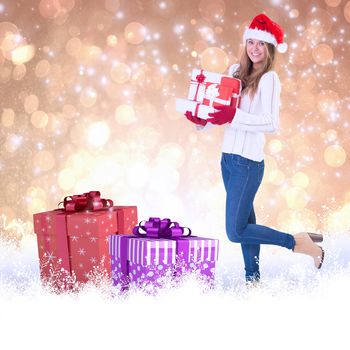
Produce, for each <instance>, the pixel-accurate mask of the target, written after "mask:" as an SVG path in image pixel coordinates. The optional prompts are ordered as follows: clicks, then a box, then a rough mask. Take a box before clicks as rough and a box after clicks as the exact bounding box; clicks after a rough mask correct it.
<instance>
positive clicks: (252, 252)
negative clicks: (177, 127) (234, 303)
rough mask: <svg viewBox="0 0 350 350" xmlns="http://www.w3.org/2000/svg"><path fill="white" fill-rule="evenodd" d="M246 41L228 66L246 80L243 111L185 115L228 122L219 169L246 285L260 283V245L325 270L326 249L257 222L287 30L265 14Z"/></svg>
mask: <svg viewBox="0 0 350 350" xmlns="http://www.w3.org/2000/svg"><path fill="white" fill-rule="evenodd" d="M243 39H244V41H245V49H244V51H243V53H242V57H241V59H240V64H236V65H233V66H231V67H230V69H229V75H233V76H234V77H237V78H238V79H240V80H241V81H242V97H241V102H240V107H239V108H235V107H230V106H220V107H216V110H217V112H215V113H210V114H209V116H210V117H211V118H208V119H207V120H204V119H200V118H198V117H196V116H193V115H192V113H191V112H186V114H185V115H186V117H187V119H188V120H190V121H191V122H193V123H195V124H197V125H198V127H197V128H198V129H208V128H210V127H211V126H213V125H223V124H225V126H226V128H225V134H224V142H223V147H222V152H223V153H222V159H221V170H222V177H223V181H224V186H225V190H226V232H227V236H228V238H229V240H230V241H232V242H236V243H240V244H241V247H242V253H243V259H244V264H245V276H246V281H247V283H248V284H250V283H252V284H256V282H258V281H259V280H260V271H259V253H260V244H273V245H278V246H281V247H285V248H288V249H292V250H293V251H294V252H295V253H303V254H307V255H309V256H311V257H312V258H313V260H314V264H315V267H316V268H318V269H319V268H321V266H322V263H323V259H324V250H323V249H322V248H321V247H320V246H318V245H317V244H315V243H314V242H321V241H322V240H323V237H322V235H320V234H312V233H307V232H301V233H297V234H295V235H291V234H288V233H284V232H280V231H277V230H274V229H272V228H270V227H266V226H262V225H258V224H256V218H255V213H254V208H253V201H254V197H255V194H256V192H257V190H258V188H259V185H260V184H261V181H262V178H263V174H264V166H265V164H264V159H263V158H264V152H263V148H264V143H265V136H264V133H273V132H276V130H277V129H278V127H279V102H280V92H281V87H280V80H279V78H278V75H277V73H276V72H275V71H273V70H272V68H273V63H274V59H275V50H276V47H277V50H278V51H279V52H284V51H285V50H286V44H285V43H283V42H282V41H283V30H282V28H281V27H280V26H279V25H278V24H277V23H275V22H273V21H272V20H271V19H270V18H269V17H267V16H266V15H264V14H259V15H257V16H256V17H255V18H254V19H253V21H252V23H251V24H250V26H249V28H248V29H246V30H245V32H244V35H243Z"/></svg>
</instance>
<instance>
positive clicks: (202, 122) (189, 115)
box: [185, 111, 207, 126]
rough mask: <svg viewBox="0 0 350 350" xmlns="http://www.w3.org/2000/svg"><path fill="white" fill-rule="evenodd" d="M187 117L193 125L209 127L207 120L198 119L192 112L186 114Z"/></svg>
mask: <svg viewBox="0 0 350 350" xmlns="http://www.w3.org/2000/svg"><path fill="white" fill-rule="evenodd" d="M185 117H186V118H187V119H188V120H189V121H190V122H192V123H194V124H197V125H202V126H206V125H207V121H206V120H205V119H201V118H198V117H196V116H195V115H193V114H192V112H190V111H187V112H186V113H185Z"/></svg>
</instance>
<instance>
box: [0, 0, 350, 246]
mask: <svg viewBox="0 0 350 350" xmlns="http://www.w3.org/2000/svg"><path fill="white" fill-rule="evenodd" d="M260 12H265V13H266V14H267V15H268V16H270V17H271V18H272V19H273V20H274V21H276V22H278V23H279V24H280V25H281V26H282V27H283V28H284V30H285V41H286V42H287V43H288V45H289V49H288V51H287V53H285V54H278V57H277V61H276V66H275V70H276V71H277V73H278V74H279V77H280V80H281V83H282V96H281V113H280V130H279V131H278V132H277V133H274V134H266V146H265V154H266V156H265V162H266V167H265V175H264V179H263V182H262V184H261V187H260V189H259V191H258V194H257V196H256V200H255V210H256V214H257V220H258V223H260V224H265V225H269V226H273V227H275V228H277V229H280V230H282V231H286V232H291V233H294V232H298V231H302V230H306V229H307V230H312V231H322V232H328V233H329V234H334V235H335V234H338V233H340V232H346V231H347V230H348V229H349V228H350V186H349V175H350V169H349V152H350V144H349V142H350V139H349V108H350V98H349V90H350V83H349V80H350V69H349V58H350V53H349V43H350V41H349V39H350V37H349V26H350V1H344V0H343V1H341V0H317V1H316V0H315V1H312V2H308V1H301V0H294V1H282V0H270V1H259V0H256V1H252V0H244V1H242V0H235V1H229V0H225V1H224V0H191V1H185V0H177V1H174V0H132V1H130V0H128V1H127V0H101V1H95V0H84V1H83V0H41V1H34V0H25V1H24V0H5V1H4V0H1V1H0V47H1V50H0V83H1V87H0V89H1V99H0V103H1V111H0V113H1V121H0V123H1V129H0V154H1V156H0V157H1V158H0V188H1V191H0V217H1V228H2V229H1V235H2V236H5V237H8V238H13V239H15V240H20V239H21V238H22V235H23V233H24V232H30V231H31V226H30V225H31V221H32V214H33V213H36V212H40V211H46V210H51V209H54V208H56V207H57V204H58V203H59V202H60V201H61V200H62V199H63V197H65V196H67V195H71V194H78V193H83V192H86V191H90V190H100V191H101V193H102V197H104V198H111V199H113V201H114V202H115V203H116V204H119V205H137V206H138V208H139V217H140V219H146V218H148V217H149V216H160V217H170V218H172V219H173V220H176V221H179V222H180V223H181V224H184V225H186V226H190V227H192V228H194V230H195V232H196V233H197V234H201V233H202V234H203V233H204V232H205V234H206V235H207V236H208V235H209V236H210V235H213V236H216V237H220V236H222V237H224V236H225V232H224V206H225V197H224V189H223V185H222V181H221V174H220V167H219V161H220V156H221V154H220V153H221V144H222V137H223V128H222V127H216V128H214V129H211V130H210V131H208V132H198V131H197V130H196V129H195V127H194V126H193V125H191V124H190V123H189V122H188V121H187V120H186V119H185V118H184V117H183V115H181V114H180V113H178V112H176V111H175V98H176V97H181V98H183V97H185V96H186V95H187V89H188V86H189V76H190V72H191V70H192V69H193V68H198V67H202V68H204V69H207V70H210V71H215V72H220V73H227V70H228V67H229V66H230V65H231V64H233V63H236V62H237V60H238V58H239V56H240V53H241V50H242V39H241V38H242V34H243V31H244V29H245V27H246V26H248V25H249V23H250V21H251V19H252V18H253V17H254V16H255V15H257V14H258V13H260ZM26 225H27V226H26Z"/></svg>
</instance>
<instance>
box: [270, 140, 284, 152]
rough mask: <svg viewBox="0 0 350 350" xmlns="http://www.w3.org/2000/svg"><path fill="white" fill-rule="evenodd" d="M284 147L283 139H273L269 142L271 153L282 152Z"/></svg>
mask: <svg viewBox="0 0 350 350" xmlns="http://www.w3.org/2000/svg"><path fill="white" fill-rule="evenodd" d="M282 147H283V145H282V142H281V140H278V139H273V140H271V141H270V142H269V144H268V148H269V150H270V152H271V153H278V152H281V151H282Z"/></svg>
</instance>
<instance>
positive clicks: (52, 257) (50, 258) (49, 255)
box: [44, 252, 56, 261]
mask: <svg viewBox="0 0 350 350" xmlns="http://www.w3.org/2000/svg"><path fill="white" fill-rule="evenodd" d="M45 254H46V257H47V260H48V261H53V260H54V259H56V256H55V255H53V252H45V253H44V255H45Z"/></svg>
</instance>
